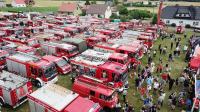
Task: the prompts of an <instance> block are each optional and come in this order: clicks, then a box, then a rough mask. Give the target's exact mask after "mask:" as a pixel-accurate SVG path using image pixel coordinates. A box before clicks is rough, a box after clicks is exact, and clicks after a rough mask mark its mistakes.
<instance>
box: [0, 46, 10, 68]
mask: <svg viewBox="0 0 200 112" xmlns="http://www.w3.org/2000/svg"><path fill="white" fill-rule="evenodd" d="M8 56H9V53H8V52H7V51H5V50H0V68H1V69H2V68H4V67H5V64H6V57H8Z"/></svg>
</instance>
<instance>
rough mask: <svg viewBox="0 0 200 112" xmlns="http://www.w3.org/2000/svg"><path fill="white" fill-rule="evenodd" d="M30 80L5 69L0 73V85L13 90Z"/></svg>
mask: <svg viewBox="0 0 200 112" xmlns="http://www.w3.org/2000/svg"><path fill="white" fill-rule="evenodd" d="M26 82H28V79H26V78H24V77H21V76H19V75H15V74H13V73H10V72H6V71H3V72H2V73H0V86H1V87H3V88H5V89H7V90H13V89H16V88H18V87H20V86H22V85H24V84H25V83H26Z"/></svg>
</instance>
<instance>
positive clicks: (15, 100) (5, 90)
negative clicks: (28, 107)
mask: <svg viewBox="0 0 200 112" xmlns="http://www.w3.org/2000/svg"><path fill="white" fill-rule="evenodd" d="M30 93H32V84H31V82H29V81H28V79H26V78H24V77H21V76H18V75H15V74H13V73H10V72H6V71H3V72H1V73H0V105H1V106H5V105H9V106H11V107H13V108H16V107H18V106H19V105H21V104H22V103H24V102H26V101H27V95H28V94H30Z"/></svg>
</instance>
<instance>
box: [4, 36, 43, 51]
mask: <svg viewBox="0 0 200 112" xmlns="http://www.w3.org/2000/svg"><path fill="white" fill-rule="evenodd" d="M2 40H4V41H9V42H14V43H19V44H24V45H27V46H31V47H35V48H38V47H40V43H39V41H38V40H37V39H36V38H27V37H25V36H10V37H5V38H2Z"/></svg>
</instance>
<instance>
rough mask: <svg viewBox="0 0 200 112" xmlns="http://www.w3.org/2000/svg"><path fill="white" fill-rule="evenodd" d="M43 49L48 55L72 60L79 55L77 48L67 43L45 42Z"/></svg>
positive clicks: (42, 45)
mask: <svg viewBox="0 0 200 112" xmlns="http://www.w3.org/2000/svg"><path fill="white" fill-rule="evenodd" d="M41 48H42V50H43V51H44V52H46V54H49V55H55V56H58V57H66V58H71V57H73V56H75V55H77V54H78V49H77V47H76V46H74V45H71V44H66V43H55V42H44V43H42V44H41Z"/></svg>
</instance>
